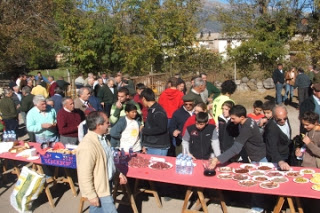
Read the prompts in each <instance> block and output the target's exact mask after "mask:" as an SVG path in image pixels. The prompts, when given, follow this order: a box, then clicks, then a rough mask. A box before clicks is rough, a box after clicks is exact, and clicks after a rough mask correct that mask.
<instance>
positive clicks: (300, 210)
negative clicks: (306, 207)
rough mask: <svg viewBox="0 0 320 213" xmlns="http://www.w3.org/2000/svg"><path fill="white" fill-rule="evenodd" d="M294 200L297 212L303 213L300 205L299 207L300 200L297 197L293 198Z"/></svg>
mask: <svg viewBox="0 0 320 213" xmlns="http://www.w3.org/2000/svg"><path fill="white" fill-rule="evenodd" d="M295 200H296V203H297V207H298V212H299V213H303V208H302V205H301V200H300V198H299V197H295Z"/></svg>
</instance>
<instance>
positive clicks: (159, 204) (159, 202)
mask: <svg viewBox="0 0 320 213" xmlns="http://www.w3.org/2000/svg"><path fill="white" fill-rule="evenodd" d="M149 185H150V188H151V193H152V194H153V196H154V198H155V199H156V201H157V204H158V207H159V208H162V203H161V201H160V197H159V194H158V192H157V191H156V187H155V186H154V184H153V182H152V181H149Z"/></svg>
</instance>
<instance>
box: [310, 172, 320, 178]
mask: <svg viewBox="0 0 320 213" xmlns="http://www.w3.org/2000/svg"><path fill="white" fill-rule="evenodd" d="M312 177H318V178H320V173H313V174H312Z"/></svg>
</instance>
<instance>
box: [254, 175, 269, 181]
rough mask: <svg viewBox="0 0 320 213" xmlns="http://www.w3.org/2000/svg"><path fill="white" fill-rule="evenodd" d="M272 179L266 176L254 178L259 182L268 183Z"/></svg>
mask: <svg viewBox="0 0 320 213" xmlns="http://www.w3.org/2000/svg"><path fill="white" fill-rule="evenodd" d="M269 179H270V178H269V177H268V176H265V175H260V176H254V177H253V178H252V180H254V181H257V182H266V181H268V180H269Z"/></svg>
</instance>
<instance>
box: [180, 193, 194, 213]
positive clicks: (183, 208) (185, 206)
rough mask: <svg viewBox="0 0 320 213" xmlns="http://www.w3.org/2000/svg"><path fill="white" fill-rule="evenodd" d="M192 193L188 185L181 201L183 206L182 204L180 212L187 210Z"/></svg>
mask: <svg viewBox="0 0 320 213" xmlns="http://www.w3.org/2000/svg"><path fill="white" fill-rule="evenodd" d="M192 194H193V191H192V187H188V189H187V191H186V196H185V198H184V201H183V206H182V211H181V212H182V213H184V212H186V211H187V208H188V202H189V200H190V198H191V196H192Z"/></svg>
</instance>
